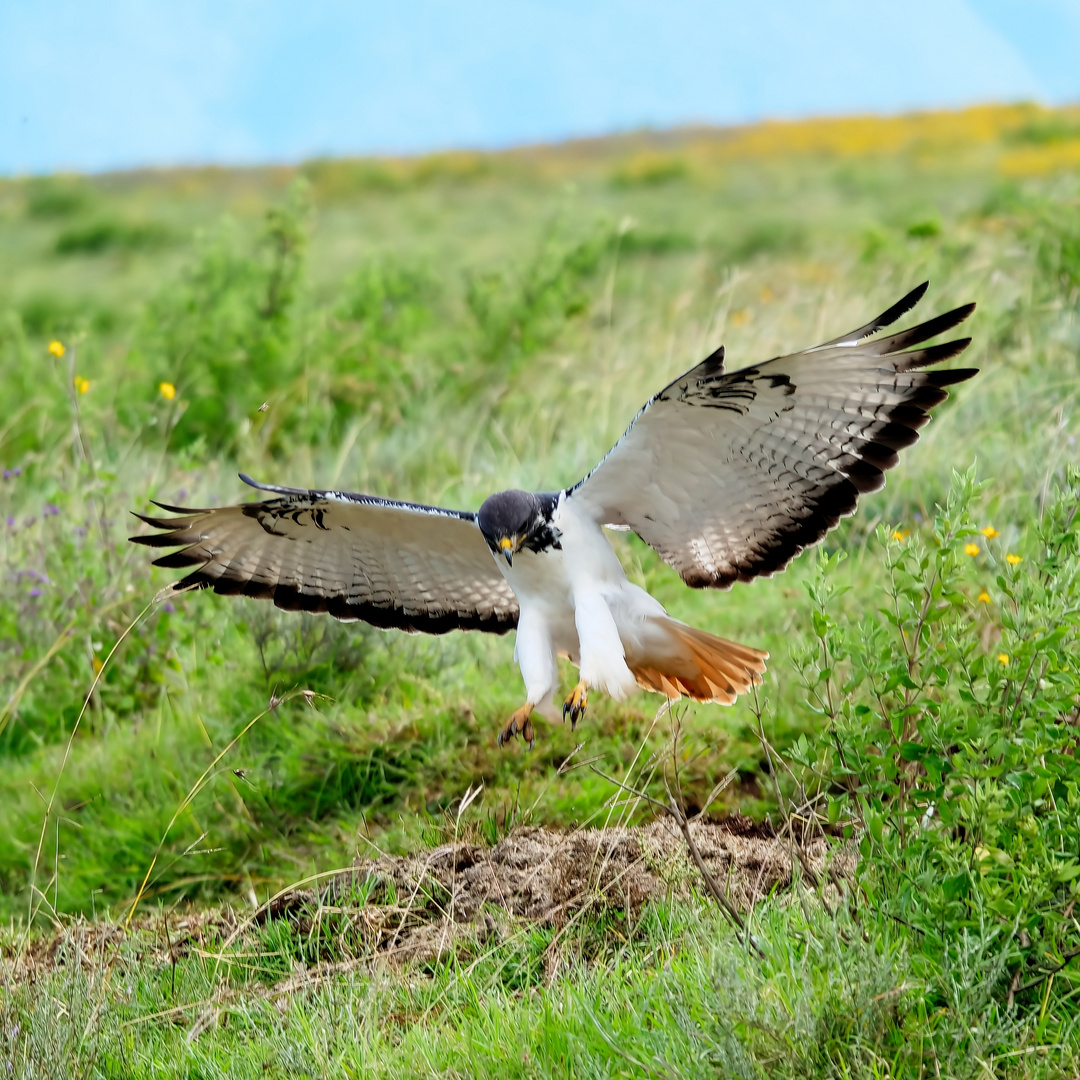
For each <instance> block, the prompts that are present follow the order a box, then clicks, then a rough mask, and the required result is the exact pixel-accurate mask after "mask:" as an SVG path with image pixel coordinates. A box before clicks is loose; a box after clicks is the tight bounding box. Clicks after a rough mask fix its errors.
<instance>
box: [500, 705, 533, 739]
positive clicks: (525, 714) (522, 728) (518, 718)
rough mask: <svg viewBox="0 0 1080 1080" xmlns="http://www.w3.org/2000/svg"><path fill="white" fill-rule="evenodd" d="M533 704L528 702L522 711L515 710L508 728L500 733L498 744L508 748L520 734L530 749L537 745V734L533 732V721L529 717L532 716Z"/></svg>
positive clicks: (508, 721) (522, 707)
mask: <svg viewBox="0 0 1080 1080" xmlns="http://www.w3.org/2000/svg"><path fill="white" fill-rule="evenodd" d="M532 710H533V707H532V702H531V701H527V702H525V704H524V705H522V706H521V708H520V709H515V710H514V712H513V714H512V715H511V717H510V719H509V720H507V722H506V727H504V728H503V729H502V731H500V732H499V734H498V737H497V738H496V740H495V741H496V742H497V743H498V745H499V746H506V744H507V743H509V742H510V740H511V739H512V738H513V737H514V736H515V735H517V734H519V733H520V735H521V737H522V738H523V739H524V740H525V742H526V743H527V744H528V748H529V749H530V750H531V749H532V748H533V747H534V746H535V745H536V733H535V731H534V730H533V724H532V720H530V719H529V717H530V716H531V715H532Z"/></svg>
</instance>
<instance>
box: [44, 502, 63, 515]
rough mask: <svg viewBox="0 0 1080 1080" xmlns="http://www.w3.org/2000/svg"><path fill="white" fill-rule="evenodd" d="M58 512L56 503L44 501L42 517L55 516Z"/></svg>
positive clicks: (58, 508)
mask: <svg viewBox="0 0 1080 1080" xmlns="http://www.w3.org/2000/svg"><path fill="white" fill-rule="evenodd" d="M59 513H60V507H59V506H57V505H56V503H46V504H45V509H44V510H43V511H42V514H41V516H42V517H56V516H57V514H59Z"/></svg>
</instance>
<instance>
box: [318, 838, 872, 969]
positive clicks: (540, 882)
mask: <svg viewBox="0 0 1080 1080" xmlns="http://www.w3.org/2000/svg"><path fill="white" fill-rule="evenodd" d="M690 828H691V831H692V834H693V837H694V840H695V842H696V844H697V846H698V849H699V850H700V852H701V855H702V857H703V860H704V862H705V864H706V866H707V868H708V870H709V872H710V873H711V874H712V875H713V877H714V878H715V879H716V881H717V882H718V884H719V885H720V887H721V888H722V889H723V890H724V891H725V893H726V894H727V897H728V899H729V900H730V901H731V903H732V905H733V906H734V907H735V908H736V909H737V910H738V911H740V912H743V913H745V912H747V911H749V910H750V909H751V908H752V907H753V906H754V905H755V904H756V903H758V902H759V901H761V900H763V899H764V898H765V897H766V896H768V895H770V894H771V893H773V892H774V891H776V890H783V889H786V888H788V887H789V886H790V885H791V881H792V859H793V858H794V860H795V862H796V864H798V865H799V866H800V868H801V870H802V872H803V874H804V876H806V877H809V878H810V879H811V880H814V881H829V880H833V881H835V880H839V879H844V878H849V877H850V876H851V874H852V872H853V870H854V866H855V853H854V851H853V850H852V849H851V848H850V846H848V845H842V844H839V843H838V842H837V841H836V840H834V839H831V838H827V837H823V836H819V837H817V838H815V839H813V840H810V841H808V842H805V843H798V842H797V841H795V840H793V839H791V838H790V837H789V836H787V835H777V834H776V833H775V832H774V831H773V830H772V829H771V828H769V827H768V826H763V825H758V824H755V823H754V822H752V821H750V820H749V819H747V818H742V817H731V818H728V819H726V820H724V821H719V822H710V821H702V822H695V823H693V824H691V826H690ZM701 886H702V882H701V878H700V876H699V875H698V872H697V870H696V869H695V867H694V866H693V864H692V862H691V861H690V858H689V855H688V853H687V850H686V845H685V841H684V840H683V837H682V835H681V834H680V832H679V829H678V827H677V826H676V825H675V823H674V822H673V821H670V820H668V819H661V820H657V821H654V822H651V823H650V824H647V825H639V826H631V827H626V828H608V829H581V830H576V831H572V832H563V831H557V830H554V829H544V828H521V829H517V830H515V831H514V832H513V833H511V834H510V835H509V836H507V837H505V838H504V839H503V840H500V841H499V842H498V843H497V844H496V845H495V846H494V847H486V846H483V845H478V844H474V843H467V842H457V843H449V844H444V845H443V846H441V847H438V848H434V849H432V850H428V851H420V852H416V853H414V854H411V855H406V856H384V857H382V858H377V859H362V860H359V861H358V862H357V865H356V867H355V869H354V870H353V871H351V872H350V873H349V874H346V875H343V876H342V877H341V878H339V879H338V880H337V881H336V882H335V883H334V885H333V886H332V888H331V890H330V891H329V896H330V897H331V898H333V900H334V902H336V903H343V904H344V906H345V907H347V906H348V901H349V898H350V897H351V896H358V895H359V896H365V897H366V901H367V902H366V905H365V910H366V911H368V912H369V913H370V914H371V915H373V916H374V918H372V921H371V924H370V927H371V930H372V932H373V938H372V941H371V944H372V946H373V948H374V950H375V951H376V952H380V953H384V954H388V955H392V956H393V957H394V958H396V959H418V960H427V959H433V958H434V957H435V956H437V955H438V954H439V953H440V952H442V951H444V950H445V949H446V948H447V947H448V946H449V945H450V943H451V942H453V941H454V940H455V939H457V938H459V937H460V936H462V934H463V933H464V934H466V935H467V934H468V933H469V931H470V928H471V931H472V933H474V934H476V933H479V934H480V936H486V935H489V934H491V933H493V932H498V931H500V930H504V929H505V927H506V925H507V923H508V921H511V922H525V923H529V924H532V925H536V926H548V927H550V926H563V925H565V924H567V923H568V922H569V921H570V920H572V919H573V918H575V916H577V915H579V914H580V913H583V912H585V911H587V910H588V911H590V912H593V913H599V912H602V911H613V910H617V911H624V912H628V913H635V912H637V911H638V910H640V908H641V907H642V906H643V905H644V904H645V903H646V902H647V901H649V900H652V899H656V898H661V897H685V896H687V895H689V893H690V892H691V890H695V889H696V890H699V891H701Z"/></svg>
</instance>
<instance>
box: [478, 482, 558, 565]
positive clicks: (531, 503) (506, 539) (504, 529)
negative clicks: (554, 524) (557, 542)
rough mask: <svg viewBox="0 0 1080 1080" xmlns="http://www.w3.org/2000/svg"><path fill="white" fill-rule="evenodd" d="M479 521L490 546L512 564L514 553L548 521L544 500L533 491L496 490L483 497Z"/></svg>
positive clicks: (508, 563)
mask: <svg viewBox="0 0 1080 1080" xmlns="http://www.w3.org/2000/svg"><path fill="white" fill-rule="evenodd" d="M476 523H477V525H479V526H480V531H481V532H482V533H483V534H484V539H485V540H486V541H487V545H488V547H489V548H491V550H492V551H493V552H494V553H495V554H496V555H502V556H503V558H504V559H506V562H507V565H508V566H513V564H514V555H515V554H517V552H518V551H520V550H521V548H522V546H523V545H524V544H526V543H527V542H528V541H529V540H530V539H531V538H532V537H534V536H535V535H536V534H537V533H538V532H539V531H540V530H541V529H543V528H544V527H545V526H546V525H547V524H548V521H547V517H546V515H545V514H544V507H543V504H542V503H541V501H540V500H539V499H538V498H537V497H536V496H535V495H534V494H533V493H532V492H531V491H497V492H496V493H495V494H494V495H492V496H490V498H487V499H485V500H484V505H483V506H481V507H480V511H479V513H478V514H477V515H476Z"/></svg>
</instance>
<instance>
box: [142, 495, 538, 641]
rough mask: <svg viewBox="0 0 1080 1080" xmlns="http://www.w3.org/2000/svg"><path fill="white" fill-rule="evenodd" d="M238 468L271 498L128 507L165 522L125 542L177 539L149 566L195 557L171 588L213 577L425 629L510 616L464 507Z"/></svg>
mask: <svg viewBox="0 0 1080 1080" xmlns="http://www.w3.org/2000/svg"><path fill="white" fill-rule="evenodd" d="M241 479H242V480H243V481H244V482H245V483H247V484H250V485H251V486H252V487H256V488H260V489H261V490H263V491H272V492H274V493H276V494H277V495H279V496H280V498H276V499H269V500H267V501H265V502H256V503H248V504H246V505H244V506H226V507H222V508H221V509H214V510H188V509H184V508H183V507H176V506H163V505H162V504H161V503H157V504H155V505H158V506H161V508H162V509H163V510H168V511H170V512H171V513H175V514H179V515H181V516H179V517H173V518H155V517H146V516H144V515H143V514H136V517H138V518H140V519H141V520H142V521H145V522H146V523H147V524H148V525H152V526H153V527H154V528H155V529H162V530H164V531H163V532H158V533H151V534H149V535H148V536H133V537H131V540H132V542H134V543H136V544H147V545H149V546H150V547H179V548H180V549H181V550H180V551H175V552H173V553H171V554H169V555H165V556H163V557H161V558H159V559H155V560H154V565H155V566H168V567H185V566H195V567H197V569H196V570H194V571H192V572H191V573H190V574H188V576H187V577H185V578H184V579H183V580H182V581H178V582H177V583H176V587H177V588H184V587H187V586H192V585H194V586H198V587H200V588H212V589H213V590H214V591H215V592H219V593H231V594H237V595H243V596H255V597H260V598H265V599H272V600H273V601H274V603H275V604H276V605H277V606H278V607H280V608H286V609H288V610H290V611H327V612H329V613H330V614H331V615H333V616H335V617H336V618H338V619H350V620H351V619H362V620H363V621H364V622H369V623H372V624H374V625H375V626H381V627H397V628H398V629H401V630H412V631H423V632H425V633H429V634H442V633H445V632H446V631H448V630H457V629H462V630H489V631H493V632H494V633H497V634H503V633H506V631H507V630H512V629H513V628H514V627H515V626H516V625H517V618H518V605H517V599H516V598H515V596H514V594H513V592H512V591H511V590H510V586H509V585H507V584H506V581H505V580H504V579H503V576H502V574H500V572H499V569H498V567H497V566H496V565H495V560H494V559H493V558H492V556H491V552H490V551H489V550H488V546H487V544H486V542H485V541H484V538H483V536H482V535H481V533H480V530H479V528H478V527H477V525H476V517H475V515H474V514H471V513H467V512H464V511H459V510H441V509H439V508H438V507H434V506H422V505H419V504H416V503H407V502H394V501H392V500H389V499H379V498H375V497H374V496H371V495H355V494H350V493H348V492H341V491H305V490H302V489H299V488H283V487H272V486H269V485H266V484H257V483H255V482H254V481H253V480H250V479H249V478H248V477H246V476H243V475H241Z"/></svg>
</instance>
